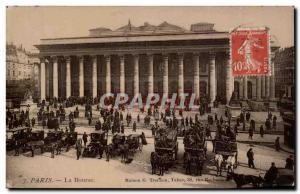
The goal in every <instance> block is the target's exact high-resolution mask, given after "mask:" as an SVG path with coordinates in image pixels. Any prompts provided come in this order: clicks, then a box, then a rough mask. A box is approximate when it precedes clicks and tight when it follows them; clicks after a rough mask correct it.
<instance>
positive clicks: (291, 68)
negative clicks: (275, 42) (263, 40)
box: [275, 47, 296, 100]
mask: <svg viewBox="0 0 300 194" xmlns="http://www.w3.org/2000/svg"><path fill="white" fill-rule="evenodd" d="M275 75H276V77H275V85H276V95H277V97H278V98H282V97H284V98H288V99H291V100H295V80H296V79H295V47H288V48H282V49H279V50H278V51H277V52H276V53H275Z"/></svg>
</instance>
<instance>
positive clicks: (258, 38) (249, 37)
mask: <svg viewBox="0 0 300 194" xmlns="http://www.w3.org/2000/svg"><path fill="white" fill-rule="evenodd" d="M230 40H231V48H230V49H231V64H232V74H233V76H247V75H270V68H269V47H270V45H269V34H268V29H237V30H234V31H232V32H231V35H230Z"/></svg>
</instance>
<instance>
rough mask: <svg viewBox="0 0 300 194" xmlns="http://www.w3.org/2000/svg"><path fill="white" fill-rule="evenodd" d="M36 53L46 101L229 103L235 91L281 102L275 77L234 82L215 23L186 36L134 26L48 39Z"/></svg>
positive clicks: (172, 29) (164, 26)
mask: <svg viewBox="0 0 300 194" xmlns="http://www.w3.org/2000/svg"><path fill="white" fill-rule="evenodd" d="M36 47H37V48H38V49H39V50H40V58H41V63H40V67H39V72H40V96H41V99H46V98H52V97H63V98H67V97H70V96H79V97H83V96H92V97H97V96H101V95H102V94H104V93H118V92H121V93H126V94H128V95H130V96H133V95H135V94H137V93H141V94H142V95H143V96H145V95H147V94H148V93H158V94H166V95H172V93H178V94H179V95H180V94H181V93H184V92H185V93H195V95H196V97H201V96H207V97H208V98H209V99H210V101H211V102H213V101H214V100H216V99H218V100H220V101H221V102H223V103H226V102H228V101H229V99H230V97H231V95H232V92H233V91H236V93H237V94H238V98H240V99H245V100H246V99H253V100H263V99H274V98H275V84H274V76H270V77H258V78H257V77H243V78H233V76H232V75H231V66H230V57H229V52H230V48H229V33H228V32H219V31H215V30H214V24H210V23H197V24H193V25H191V28H190V30H186V29H184V28H182V27H179V26H176V25H173V24H169V23H167V22H163V23H161V24H160V25H158V26H154V25H151V24H149V23H144V25H142V26H139V27H135V26H133V25H131V23H130V22H129V23H128V24H127V25H125V26H123V27H120V28H118V29H116V30H111V29H108V28H102V27H101V28H96V29H91V30H90V34H89V36H87V37H74V38H56V39H42V40H41V44H39V45H36Z"/></svg>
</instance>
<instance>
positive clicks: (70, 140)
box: [61, 131, 78, 151]
mask: <svg viewBox="0 0 300 194" xmlns="http://www.w3.org/2000/svg"><path fill="white" fill-rule="evenodd" d="M77 136H78V134H77V132H74V131H71V132H69V133H65V134H63V136H62V141H61V144H62V145H61V146H62V147H66V151H69V149H70V147H71V146H74V145H75V144H76V141H77Z"/></svg>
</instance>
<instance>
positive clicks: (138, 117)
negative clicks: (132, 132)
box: [137, 114, 140, 123]
mask: <svg viewBox="0 0 300 194" xmlns="http://www.w3.org/2000/svg"><path fill="white" fill-rule="evenodd" d="M137 122H138V123H139V122H140V115H139V114H138V115H137Z"/></svg>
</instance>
